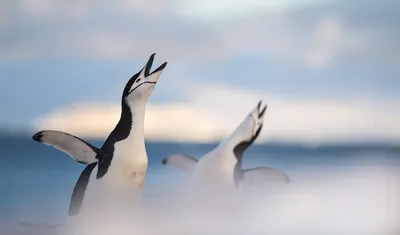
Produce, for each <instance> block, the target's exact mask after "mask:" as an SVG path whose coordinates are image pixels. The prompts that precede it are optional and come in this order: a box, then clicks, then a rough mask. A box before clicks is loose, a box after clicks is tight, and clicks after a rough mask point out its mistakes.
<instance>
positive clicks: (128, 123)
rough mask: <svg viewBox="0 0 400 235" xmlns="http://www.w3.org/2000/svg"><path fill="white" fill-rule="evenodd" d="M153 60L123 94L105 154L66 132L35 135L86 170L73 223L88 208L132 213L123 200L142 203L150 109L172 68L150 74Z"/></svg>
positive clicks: (73, 201) (76, 198)
mask: <svg viewBox="0 0 400 235" xmlns="http://www.w3.org/2000/svg"><path fill="white" fill-rule="evenodd" d="M154 57H155V54H152V55H151V56H150V58H149V60H148V62H147V63H146V65H145V66H144V68H143V69H141V70H140V71H139V72H138V73H136V74H135V75H133V76H132V77H131V78H130V79H129V81H128V82H127V84H126V86H125V88H124V90H123V93H122V99H121V108H122V110H121V116H120V120H119V122H118V123H117V125H116V127H115V128H114V130H113V131H112V132H111V133H110V135H109V136H108V138H107V139H106V141H105V142H104V144H103V146H102V147H101V148H97V147H95V146H93V145H91V144H89V143H88V142H86V141H84V140H82V139H80V138H78V137H76V136H74V135H71V134H68V133H65V132H61V131H55V130H43V131H39V132H38V133H36V134H34V135H33V137H32V138H33V139H34V140H35V141H38V142H41V143H43V144H46V145H50V146H53V147H55V148H57V149H59V150H61V151H63V152H65V153H67V154H68V155H69V156H71V157H72V158H73V159H74V160H75V161H77V162H79V163H83V164H86V165H87V166H86V168H85V169H84V170H83V172H82V173H81V175H80V177H79V179H78V181H77V183H76V185H75V188H74V191H73V193H72V197H71V201H70V208H69V212H68V214H69V219H70V218H72V217H74V216H76V215H78V214H80V212H81V208H82V207H86V206H87V205H89V204H90V205H92V207H91V209H95V211H96V212H99V211H102V210H101V209H104V210H105V211H107V210H108V209H109V207H108V205H112V204H121V205H122V207H127V206H126V205H124V203H126V202H125V201H121V199H122V198H123V199H127V200H131V201H133V200H134V199H135V198H139V199H140V197H141V192H142V189H143V184H144V180H145V175H146V171H147V161H148V159H147V153H146V148H145V140H144V118H145V108H146V104H147V101H148V98H149V96H150V94H151V92H152V90H153V88H154V86H155V85H156V83H157V81H158V78H159V76H160V74H161V72H162V71H163V69H164V68H165V67H166V65H167V62H165V63H163V64H162V65H161V66H159V67H158V68H157V69H155V70H154V71H153V72H151V71H150V70H151V66H152V64H153V61H154ZM124 194H126V195H124ZM121 195H122V196H121ZM114 196H115V197H114ZM120 196H121V197H120ZM93 202H96V203H93ZM106 204H107V205H106Z"/></svg>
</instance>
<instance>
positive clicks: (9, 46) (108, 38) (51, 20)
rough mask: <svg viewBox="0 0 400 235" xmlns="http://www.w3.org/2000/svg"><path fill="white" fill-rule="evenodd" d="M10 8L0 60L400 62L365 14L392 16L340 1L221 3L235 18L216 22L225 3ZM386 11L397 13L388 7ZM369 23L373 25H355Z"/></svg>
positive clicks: (387, 32)
mask: <svg viewBox="0 0 400 235" xmlns="http://www.w3.org/2000/svg"><path fill="white" fill-rule="evenodd" d="M15 2H16V3H15V5H16V6H15V7H14V8H13V7H10V10H14V11H15V13H16V14H14V16H12V15H9V16H8V18H10V17H15V18H16V19H17V20H13V21H8V24H9V27H5V28H4V29H3V30H2V32H1V33H2V34H3V35H6V37H1V44H0V45H2V46H1V47H0V49H1V51H2V58H3V59H10V58H13V59H16V60H20V59H32V58H54V57H61V58H64V57H73V58H76V57H78V58H87V59H96V58H102V59H126V58H131V57H136V58H139V57H140V58H141V57H144V56H147V55H148V54H149V53H151V52H153V51H157V52H159V53H161V54H165V55H167V56H168V57H169V58H171V59H172V60H174V61H177V62H179V63H183V64H193V63H198V62H202V63H207V62H210V61H211V62H212V61H223V60H227V59H228V58H232V57H235V56H240V55H242V54H257V55H260V56H262V57H264V58H268V59H273V60H277V61H281V62H284V63H290V64H292V65H302V66H305V67H307V68H327V67H331V66H334V65H337V64H344V65H347V64H348V63H349V62H351V63H354V64H358V63H360V61H369V62H374V63H377V64H382V65H390V66H392V67H393V66H394V65H398V61H399V59H400V55H399V53H397V51H398V49H399V48H400V44H399V43H398V42H399V41H400V40H398V39H399V38H400V35H399V34H398V33H396V32H397V31H396V30H395V27H396V26H395V25H393V24H391V23H390V20H387V21H383V20H380V19H377V18H376V17H377V15H376V14H374V13H371V9H370V8H372V7H375V9H374V10H376V11H381V13H382V15H381V16H380V18H385V19H392V18H393V19H396V17H397V14H395V13H393V12H392V11H385V9H387V8H385V7H383V6H380V5H379V6H372V7H371V6H369V5H368V4H367V5H365V4H362V5H363V7H358V8H356V7H354V6H353V5H352V4H349V3H345V2H342V1H323V2H322V3H321V2H320V3H318V4H317V3H313V2H312V1H302V3H301V4H299V3H296V4H295V5H296V6H297V7H296V8H293V7H283V8H282V9H281V10H280V11H272V10H271V7H272V8H273V6H275V4H274V3H273V1H271V3H269V5H271V6H269V5H268V4H267V6H266V7H260V6H259V4H260V3H259V1H258V2H256V1H255V2H253V4H248V5H249V6H250V5H251V6H254V7H256V8H257V11H256V10H254V9H252V10H248V9H247V8H246V9H244V8H243V7H241V4H242V3H241V2H240V1H235V2H234V3H225V4H227V5H229V7H231V8H232V7H233V8H234V9H236V10H235V12H238V13H236V14H234V17H222V18H221V17H220V18H218V19H215V18H213V17H210V16H209V15H208V14H206V13H204V11H206V12H208V10H207V9H210V8H212V9H217V10H216V11H217V12H216V13H215V14H217V15H221V16H223V15H224V12H225V10H224V9H227V7H226V6H225V5H224V3H219V5H218V4H217V5H218V6H223V7H214V5H215V4H211V3H210V1H192V2H190V3H188V2H187V1H177V0H175V1H174V0H170V1H163V2H162V3H160V2H159V1H157V2H156V1H154V0H152V1H121V2H120V4H119V5H118V4H115V5H114V4H113V5H111V4H109V3H108V2H105V1H100V2H98V1H86V2H85V3H80V2H79V3H78V2H70V1H58V2H57V3H55V2H53V1H47V0H44V1H38V2H36V1H35V2H34V1H32V0H20V1H15ZM385 3H386V5H391V4H392V5H393V7H397V5H396V4H393V3H391V2H390V1H389V0H386V1H385ZM210 4H211V5H210ZM246 4H247V3H246ZM293 4H294V3H293V1H287V2H285V3H283V5H286V6H293ZM9 5H12V4H9ZM261 5H262V6H264V5H265V4H261ZM211 6H212V7H211ZM104 9H107V11H104ZM188 9H191V10H190V11H189V12H191V11H196V13H197V16H200V18H199V17H196V18H193V17H190V15H196V14H195V13H189V14H187V11H188ZM239 9H240V10H239ZM188 15H189V16H188ZM32 16H35V17H34V18H32ZM111 16H112V17H111ZM367 20H369V21H371V20H372V21H373V22H375V25H372V26H371V25H370V24H367V23H365V24H363V23H360V22H363V21H367ZM32 22H33V23H34V24H33V25H34V29H32V27H31V25H32V24H31V23H32ZM387 42H389V43H387ZM380 57H383V58H380Z"/></svg>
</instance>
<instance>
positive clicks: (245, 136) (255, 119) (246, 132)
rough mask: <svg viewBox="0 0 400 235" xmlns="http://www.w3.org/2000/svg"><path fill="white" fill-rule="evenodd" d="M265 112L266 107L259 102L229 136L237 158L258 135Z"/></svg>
mask: <svg viewBox="0 0 400 235" xmlns="http://www.w3.org/2000/svg"><path fill="white" fill-rule="evenodd" d="M266 110H267V105H266V104H263V102H262V101H260V102H259V103H258V104H257V107H256V108H255V109H253V111H251V113H250V114H249V115H248V116H247V117H246V118H245V119H244V120H243V121H242V123H240V125H239V126H238V127H237V129H236V130H235V132H234V133H233V134H232V135H231V136H230V138H229V139H230V140H232V141H233V143H234V144H235V145H236V146H235V150H234V152H235V154H236V155H237V156H240V155H242V154H243V152H244V151H245V150H246V149H247V148H248V147H249V146H250V145H252V144H253V143H254V141H255V140H256V139H257V137H258V136H259V135H260V133H261V129H262V126H263V122H264V114H265V111H266Z"/></svg>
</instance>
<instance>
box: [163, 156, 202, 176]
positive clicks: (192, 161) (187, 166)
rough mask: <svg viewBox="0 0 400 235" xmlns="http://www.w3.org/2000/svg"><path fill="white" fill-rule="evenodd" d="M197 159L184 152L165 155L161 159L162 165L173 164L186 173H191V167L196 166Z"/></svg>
mask: <svg viewBox="0 0 400 235" xmlns="http://www.w3.org/2000/svg"><path fill="white" fill-rule="evenodd" d="M197 162H198V160H197V159H196V158H194V157H192V156H189V155H186V154H171V155H168V156H166V157H165V158H164V159H163V160H162V164H163V165H171V166H175V167H177V168H179V169H181V170H184V171H186V172H187V173H192V171H193V169H194V168H195V167H196V164H197Z"/></svg>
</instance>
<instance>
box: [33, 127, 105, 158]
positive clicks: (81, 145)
mask: <svg viewBox="0 0 400 235" xmlns="http://www.w3.org/2000/svg"><path fill="white" fill-rule="evenodd" d="M32 139H33V140H35V141H37V142H41V143H43V144H46V145H49V146H53V147H54V148H56V149H58V150H61V151H62V152H64V153H66V154H68V155H69V156H70V157H71V158H72V159H74V160H75V161H77V162H79V163H82V164H87V165H89V164H92V163H95V162H98V161H101V160H102V159H103V158H104V157H105V156H106V154H105V153H104V152H103V150H101V149H99V148H97V147H94V146H93V145H91V144H89V143H88V142H86V141H84V140H82V139H80V138H78V137H76V136H73V135H71V134H68V133H65V132H62V131H54V130H44V131H39V132H37V133H36V134H34V135H33V136H32Z"/></svg>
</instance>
